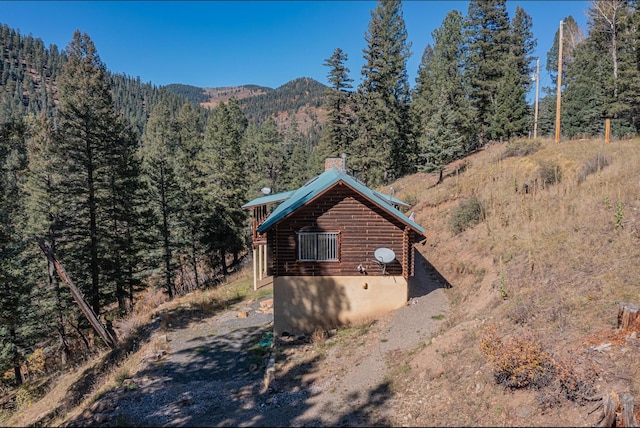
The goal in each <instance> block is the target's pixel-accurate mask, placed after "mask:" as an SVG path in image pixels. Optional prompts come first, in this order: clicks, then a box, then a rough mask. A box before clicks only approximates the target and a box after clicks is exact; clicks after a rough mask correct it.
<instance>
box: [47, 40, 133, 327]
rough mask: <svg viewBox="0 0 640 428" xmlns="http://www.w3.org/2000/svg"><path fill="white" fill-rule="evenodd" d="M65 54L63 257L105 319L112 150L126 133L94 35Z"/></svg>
mask: <svg viewBox="0 0 640 428" xmlns="http://www.w3.org/2000/svg"><path fill="white" fill-rule="evenodd" d="M66 53H67V56H68V61H67V62H66V63H65V65H64V67H63V70H62V73H61V75H60V78H59V81H58V93H59V99H60V103H59V105H58V110H57V113H58V123H59V129H60V133H61V138H60V143H59V145H58V146H57V158H58V163H57V169H58V172H59V174H60V177H61V182H60V186H59V188H60V189H61V199H62V205H63V211H62V215H61V217H62V219H61V222H60V223H61V229H62V230H61V237H60V242H59V243H60V248H59V249H60V254H59V256H62V257H61V258H62V260H63V261H64V263H65V267H66V270H67V272H68V273H69V274H70V275H71V277H72V278H73V280H74V282H75V283H76V284H78V286H79V287H81V288H83V289H84V292H85V295H86V296H87V297H88V300H89V303H90V305H91V306H92V308H93V311H94V312H95V313H96V314H97V315H100V310H101V303H102V300H103V298H107V297H108V296H109V295H110V294H111V293H112V292H110V290H108V289H106V284H105V287H104V288H103V289H101V285H100V281H101V278H100V275H101V270H102V269H103V268H104V266H102V263H103V261H104V258H103V254H102V253H101V252H102V250H104V249H105V248H107V247H108V245H109V244H108V238H107V237H108V233H109V231H108V228H109V227H110V226H111V225H110V224H109V214H108V210H109V209H110V207H111V202H110V200H109V198H110V193H111V189H110V188H111V183H112V180H113V168H114V165H115V164H116V162H117V160H116V159H115V158H114V153H113V147H117V146H118V144H119V139H120V137H121V135H122V133H123V129H122V124H121V122H120V121H119V120H118V115H117V113H116V110H115V106H114V103H113V100H112V97H111V90H110V87H109V76H108V73H107V70H106V68H105V65H104V64H103V63H102V62H101V60H100V58H99V56H98V53H97V50H96V48H95V45H94V44H93V42H92V41H91V39H90V38H89V36H88V35H87V34H81V33H80V32H79V31H76V32H75V33H74V35H73V39H72V41H71V42H70V43H69V45H68V46H67V49H66Z"/></svg>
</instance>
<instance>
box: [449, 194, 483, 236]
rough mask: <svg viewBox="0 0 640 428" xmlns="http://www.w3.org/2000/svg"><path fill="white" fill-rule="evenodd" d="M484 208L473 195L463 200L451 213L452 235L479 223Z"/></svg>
mask: <svg viewBox="0 0 640 428" xmlns="http://www.w3.org/2000/svg"><path fill="white" fill-rule="evenodd" d="M483 212H484V210H483V209H482V205H481V204H480V201H479V200H478V198H476V197H475V196H472V197H471V198H469V199H467V200H464V201H462V202H461V203H460V205H458V206H457V207H456V208H455V209H454V210H453V213H452V214H451V220H450V223H449V225H450V227H451V231H452V232H453V233H454V235H457V234H458V233H461V232H462V231H464V230H466V229H467V228H469V227H471V226H475V225H476V224H478V223H480V220H481V219H482V216H483Z"/></svg>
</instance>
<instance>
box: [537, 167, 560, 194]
mask: <svg viewBox="0 0 640 428" xmlns="http://www.w3.org/2000/svg"><path fill="white" fill-rule="evenodd" d="M540 181H541V182H542V186H543V187H545V188H546V187H549V186H551V185H553V184H558V183H560V181H562V170H561V169H560V165H558V164H557V163H555V162H552V161H543V162H540Z"/></svg>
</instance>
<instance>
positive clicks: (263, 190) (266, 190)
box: [260, 187, 271, 195]
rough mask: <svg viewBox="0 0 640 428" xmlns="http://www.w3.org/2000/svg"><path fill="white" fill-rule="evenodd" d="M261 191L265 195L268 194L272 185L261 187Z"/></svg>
mask: <svg viewBox="0 0 640 428" xmlns="http://www.w3.org/2000/svg"><path fill="white" fill-rule="evenodd" d="M260 191H261V192H262V193H263V194H264V195H268V194H269V193H271V187H263V188H262V189H260Z"/></svg>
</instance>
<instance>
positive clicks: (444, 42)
mask: <svg viewBox="0 0 640 428" xmlns="http://www.w3.org/2000/svg"><path fill="white" fill-rule="evenodd" d="M462 22H463V18H462V15H461V14H460V12H458V11H455V10H454V11H451V12H449V13H448V14H447V16H446V17H445V19H444V21H443V23H442V26H441V27H440V28H438V29H436V30H434V31H433V33H432V37H433V40H434V43H435V45H434V46H433V48H432V47H431V46H429V45H428V46H427V48H426V49H425V53H424V55H423V57H422V62H421V64H420V68H419V70H418V78H417V79H416V88H415V91H414V96H413V101H412V105H411V111H412V115H413V120H414V123H415V131H414V132H415V136H416V139H417V142H418V168H419V169H420V170H425V171H437V172H439V173H440V178H439V182H440V181H442V178H443V171H444V168H445V166H446V165H447V163H449V162H451V161H453V160H455V159H456V158H458V157H459V156H461V155H463V154H464V150H465V142H466V141H469V140H470V139H471V138H472V135H471V125H470V116H469V112H470V106H469V104H468V100H467V97H466V93H465V87H464V77H463V75H462V72H461V71H460V64H461V63H462V61H463V52H462V46H463V35H462Z"/></svg>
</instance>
